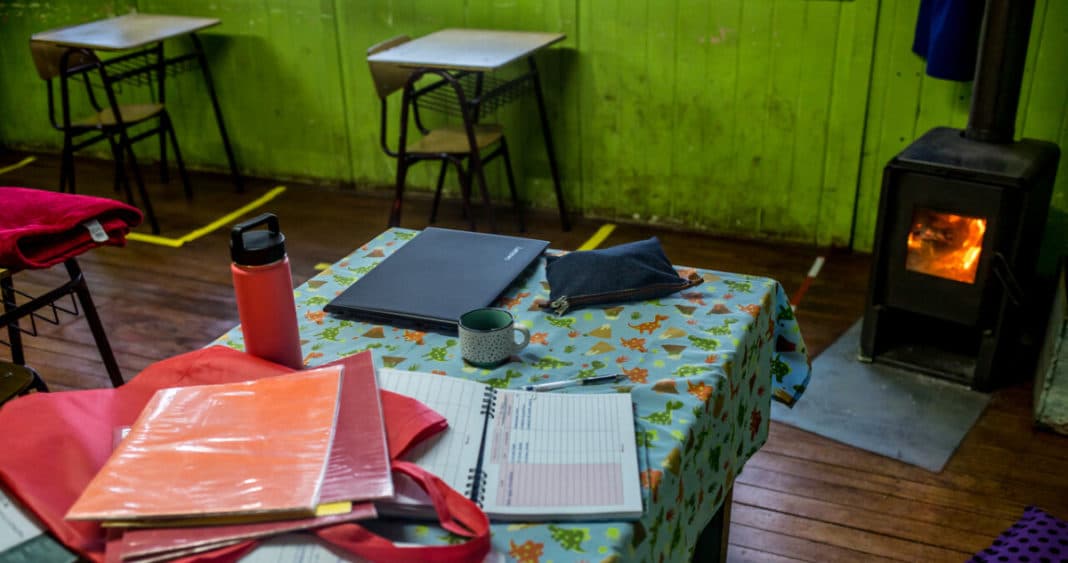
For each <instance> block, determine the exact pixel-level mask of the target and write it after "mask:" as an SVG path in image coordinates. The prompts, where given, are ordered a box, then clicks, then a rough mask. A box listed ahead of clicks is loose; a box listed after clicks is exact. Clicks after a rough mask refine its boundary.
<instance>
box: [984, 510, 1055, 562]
mask: <svg viewBox="0 0 1068 563" xmlns="http://www.w3.org/2000/svg"><path fill="white" fill-rule="evenodd" d="M1002 561H1013V562H1016V561H1019V562H1023V563H1068V523H1066V522H1065V521H1064V520H1061V519H1059V518H1055V517H1053V516H1050V515H1049V514H1046V513H1045V512H1043V511H1042V509H1040V508H1036V507H1034V506H1028V507H1027V509H1026V510H1024V513H1023V516H1021V517H1020V519H1019V520H1017V521H1016V523H1015V524H1013V525H1012V527H1011V528H1009V529H1008V530H1005V531H1004V532H1002V533H1001V535H1000V536H998V539H996V540H994V543H993V544H991V545H990V547H988V548H986V549H984V550H983V551H980V552H979V553H977V554H975V557H972V558H971V559H969V560H968V563H994V562H999V563H1000V562H1002Z"/></svg>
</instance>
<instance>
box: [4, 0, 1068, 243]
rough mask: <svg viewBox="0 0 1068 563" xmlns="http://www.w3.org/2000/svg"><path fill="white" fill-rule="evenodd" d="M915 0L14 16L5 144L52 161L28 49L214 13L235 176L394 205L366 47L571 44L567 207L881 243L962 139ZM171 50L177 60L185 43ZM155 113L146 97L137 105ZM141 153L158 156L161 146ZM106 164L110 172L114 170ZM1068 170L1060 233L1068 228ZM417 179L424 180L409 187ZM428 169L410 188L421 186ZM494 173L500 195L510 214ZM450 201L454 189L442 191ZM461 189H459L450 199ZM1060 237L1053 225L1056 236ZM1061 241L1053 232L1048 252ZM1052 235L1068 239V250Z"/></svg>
mask: <svg viewBox="0 0 1068 563" xmlns="http://www.w3.org/2000/svg"><path fill="white" fill-rule="evenodd" d="M918 5H919V0H894V1H883V0H853V1H826V0H584V1H580V0H547V1H542V0H516V1H513V2H505V3H489V2H467V1H461V0H367V1H363V2H343V1H338V0H284V1H283V0H258V1H255V2H253V1H251V0H228V1H226V2H218V1H215V0H119V1H114V0H107V1H105V0H87V1H79V2H75V1H73V0H45V1H40V2H32V3H31V2H25V1H12V2H3V3H0V77H2V78H0V80H2V83H3V88H0V109H2V111H3V113H4V118H3V119H2V120H0V143H2V144H5V145H8V146H12V147H18V148H30V149H42V148H43V149H47V150H58V144H59V139H58V136H57V134H56V133H55V132H54V131H52V130H51V129H50V128H49V126H48V124H47V118H46V115H47V113H46V110H45V105H44V96H43V86H42V85H41V83H40V80H39V79H37V77H36V74H35V73H34V71H33V67H32V64H31V61H30V58H29V54H28V50H27V48H26V39H27V38H28V36H29V35H30V34H32V33H33V32H35V31H40V30H44V29H49V28H53V27H57V26H62V25H70V24H74V23H78V22H82V21H87V20H91V19H95V18H99V17H104V16H107V15H113V14H121V13H126V12H128V11H130V10H131V9H135V8H136V9H137V10H139V11H142V12H148V13H152V12H156V13H175V14H190V15H203V16H214V17H218V18H220V19H221V20H222V22H223V23H222V25H220V26H219V27H217V28H213V29H212V30H209V31H207V32H205V33H204V34H203V38H204V42H205V45H206V47H207V49H208V50H209V52H210V62H211V65H212V68H213V71H214V74H215V77H216V83H217V88H218V91H219V94H220V97H221V102H222V106H223V111H224V113H225V115H226V119H227V124H228V127H229V128H230V131H231V135H232V137H233V138H234V140H235V145H236V153H237V157H238V161H239V163H240V165H241V167H242V168H243V169H244V170H245V171H246V172H248V173H250V174H253V175H259V176H268V177H276V178H297V179H311V180H316V181H320V182H326V183H340V184H343V185H352V184H357V185H359V186H360V187H361V188H366V187H367V186H368V185H370V186H377V187H382V186H386V185H388V184H390V183H391V182H392V178H393V170H394V167H393V162H392V161H391V160H390V159H389V158H388V157H386V156H385V155H384V154H382V152H381V150H380V148H379V146H378V108H379V106H378V100H377V98H375V96H374V94H373V91H372V88H371V84H370V76H369V74H368V72H367V70H366V66H365V63H364V56H365V55H364V53H365V52H366V49H367V47H368V46H369V45H371V44H373V43H376V42H378V41H381V40H383V39H386V38H388V37H392V36H394V35H399V34H408V35H411V36H413V37H415V36H419V35H423V34H426V33H429V32H431V31H433V30H436V29H440V28H443V27H449V26H466V27H485V28H508V29H528V30H558V31H561V32H564V33H566V34H567V41H566V42H564V43H563V44H562V45H560V46H559V47H558V48H554V49H551V50H549V51H548V52H546V53H544V54H543V55H542V56H541V57H540V58H539V64H540V68H541V70H542V73H543V77H544V83H545V86H546V95H547V101H548V105H549V111H550V118H551V121H552V126H553V130H554V134H555V140H556V142H557V154H558V157H559V160H560V162H561V166H562V172H563V178H564V187H565V192H566V193H567V198H568V201H569V203H570V205H571V206H572V208H573V209H575V210H579V211H582V212H584V213H585V214H587V215H589V216H595V217H603V218H609V219H620V220H635V221H639V222H644V223H653V224H658V225H664V226H679V227H683V228H692V229H700V230H705V231H710V232H717V233H728V234H734V235H741V236H748V237H774V238H786V239H791V240H798V241H804V242H810V243H816V244H820V245H828V244H836V245H848V244H850V243H852V244H854V246H855V247H856V248H858V249H861V250H866V249H868V248H870V246H871V238H872V231H873V230H874V218H875V209H876V204H877V199H878V188H879V175H880V170H881V168H882V166H883V165H884V164H885V163H886V161H887V160H889V158H890V157H892V156H893V154H895V153H896V152H897V151H899V150H900V149H901V148H903V147H904V146H905V145H906V144H907V143H908V142H910V141H911V140H912V139H914V138H915V137H917V136H919V135H920V134H922V133H923V132H924V131H925V130H926V129H928V128H930V127H932V126H935V125H953V126H961V125H963V123H964V121H965V119H966V113H967V105H968V98H969V86H968V85H966V84H964V85H962V84H957V83H951V82H946V81H941V80H936V79H931V78H928V77H925V76H924V75H923V72H922V70H923V62H922V61H921V60H920V59H919V58H918V57H917V56H915V55H913V54H912V53H911V51H910V46H911V40H912V35H913V27H914V25H915V17H916V13H917V9H918ZM1066 12H1068V5H1066V3H1064V2H1060V1H1057V0H1039V2H1038V8H1037V10H1036V16H1035V22H1036V23H1035V31H1034V33H1033V34H1032V45H1031V51H1030V53H1029V65H1028V71H1027V76H1026V79H1025V87H1024V96H1023V97H1022V101H1021V111H1020V122H1021V127H1020V128H1019V130H1020V131H1021V132H1022V133H1023V134H1024V135H1027V136H1033V137H1038V138H1044V139H1049V140H1053V141H1057V142H1059V143H1061V144H1062V145H1066V141H1068V114H1066V109H1065V108H1066V107H1068V102H1066V100H1068V95H1066V94H1068V84H1066V82H1068V81H1066V80H1065V79H1064V76H1066V75H1068V58H1066V57H1064V56H1063V53H1064V52H1065V51H1066V50H1068V23H1065V22H1068V13H1066ZM168 48H171V49H181V48H182V46H181V44H179V43H177V42H175V44H174V45H173V46H170V45H169V46H168ZM201 87H202V83H201V80H200V78H199V76H196V75H193V74H186V75H183V76H181V77H179V78H178V79H175V80H172V81H171V83H170V84H169V86H168V92H169V94H168V95H169V98H168V105H169V106H170V107H171V111H172V113H173V114H174V117H175V121H176V126H177V129H178V132H179V136H180V139H181V143H182V148H183V151H184V152H185V155H186V158H187V160H188V161H189V162H190V164H191V165H192V166H193V167H195V168H208V169H211V168H215V169H220V168H222V167H223V166H224V163H225V160H224V158H223V155H222V151H221V150H220V149H221V146H220V142H219V139H218V135H217V134H216V132H215V128H214V125H213V123H212V115H211V112H210V109H209V107H208V105H207V104H206V103H205V102H204V99H203V96H202V94H201V92H200V91H199V89H200V88H201ZM141 95H143V94H141ZM495 117H496V118H497V119H498V120H499V121H501V122H503V123H504V124H505V125H506V127H507V131H508V133H509V140H510V144H511V146H512V151H513V154H514V155H515V156H516V163H515V166H516V169H517V173H518V176H519V179H520V182H521V184H522V186H521V193H522V196H523V197H524V198H525V199H527V200H528V201H530V202H531V203H532V204H533V205H536V206H541V207H546V208H551V207H553V205H554V201H553V197H552V191H551V183H550V181H549V177H548V174H547V167H546V158H545V154H544V151H543V149H542V143H541V138H540V136H539V132H538V121H537V114H536V107H535V105H534V102H533V100H531V99H529V98H528V99H524V100H523V101H522V102H520V103H518V104H514V105H512V106H509V107H508V108H507V109H504V110H501V111H500V112H499V114H498V115H497V116H495ZM140 151H142V152H144V153H145V154H146V159H148V158H151V157H152V154H153V150H152V147H150V146H145V147H144V148H142V149H140ZM101 154H102V153H101ZM1065 166H1066V165H1065V164H1063V163H1062V169H1061V174H1060V176H1059V178H1060V180H1059V182H1058V186H1057V190H1056V195H1055V206H1056V210H1057V212H1056V213H1055V217H1054V221H1053V226H1054V229H1057V228H1060V229H1061V232H1065V231H1068V228H1066V227H1063V225H1068V221H1064V220H1063V219H1062V218H1063V217H1065V216H1068V170H1066V169H1065ZM417 170H418V169H417ZM432 180H433V174H432V170H430V169H424V170H422V171H421V172H420V173H418V174H416V175H415V176H414V177H413V178H411V181H412V182H413V183H414V184H416V185H418V186H422V187H423V189H426V187H427V186H429V185H430V184H431V183H432ZM501 180H502V174H501V173H500V170H499V169H498V168H497V167H496V166H495V167H493V168H492V169H491V175H490V182H491V184H493V185H494V187H495V192H496V193H497V195H503V194H502V193H501V192H502V190H501V188H502V184H503V182H502V181H501ZM454 184H455V181H454V180H451V179H450V181H449V183H448V184H447V185H449V186H450V187H451V186H453V185H454ZM452 192H453V193H455V192H456V190H455V189H454V188H453V189H452ZM1058 225H1061V226H1060V227H1058ZM1051 236H1052V235H1051ZM1060 238H1068V236H1062V237H1060Z"/></svg>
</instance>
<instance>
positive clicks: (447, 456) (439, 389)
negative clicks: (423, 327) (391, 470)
mask: <svg viewBox="0 0 1068 563" xmlns="http://www.w3.org/2000/svg"><path fill="white" fill-rule="evenodd" d="M378 386H379V387H380V388H382V389H386V390H388V391H393V392H394V393H399V394H401V395H406V396H408V397H411V398H413V399H416V400H417V401H419V402H421V403H423V404H424V405H426V406H428V407H430V408H432V409H434V410H435V411H437V412H438V414H440V415H442V416H444V417H445V419H446V420H447V421H449V427H448V428H447V429H446V430H445V431H443V432H441V433H440V434H438V435H436V436H433V437H431V438H429V439H427V440H426V441H425V442H423V443H421V444H419V445H418V446H416V447H414V448H412V450H411V451H409V452H408V453H406V454H405V455H404V459H405V460H407V461H411V462H413V463H415V464H416V465H418V466H420V467H422V468H424V469H426V470H428V471H430V472H431V473H433V474H434V475H437V476H438V477H439V478H441V480H442V481H445V482H446V483H447V484H448V485H449V486H450V487H452V488H453V489H455V490H457V491H459V492H460V493H461V494H465V495H466V494H468V481H469V477H470V475H471V472H472V471H474V469H475V467H476V465H477V464H478V450H479V446H480V444H481V441H482V427H483V426H484V424H485V415H484V414H482V412H483V411H482V409H483V401H484V400H485V398H486V390H487V389H489V387H488V386H487V385H484V384H482V383H478V382H476V381H467V380H464V379H457V378H455V377H447V376H443V375H437V374H430V373H420V372H414V371H404V370H396V369H390V368H382V369H379V370H378ZM394 485H396V486H397V487H398V491H397V494H396V498H395V499H394V501H393V502H394V503H395V504H416V505H426V506H429V505H430V500H429V498H428V497H427V496H426V495H425V493H423V492H422V490H421V489H419V488H418V487H417V486H415V485H414V483H411V482H410V481H407V479H405V481H403V482H399V481H398V480H397V479H396V478H395V479H394Z"/></svg>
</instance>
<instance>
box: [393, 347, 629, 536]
mask: <svg viewBox="0 0 1068 563" xmlns="http://www.w3.org/2000/svg"><path fill="white" fill-rule="evenodd" d="M378 384H379V387H381V388H382V389H388V390H390V391H393V392H395V393H400V394H402V395H407V396H409V397H412V398H414V399H417V400H419V401H422V402H423V403H424V404H426V405H427V406H428V407H430V408H432V409H434V410H436V411H437V412H438V413H440V414H441V415H443V416H444V417H445V418H446V419H447V420H448V421H449V428H448V429H447V430H446V431H445V432H442V433H441V434H439V435H438V436H435V437H434V438H432V439H430V440H427V441H426V442H424V443H423V444H421V445H420V446H419V447H417V448H415V449H413V450H412V451H411V452H409V453H408V454H407V455H405V458H406V459H407V460H409V461H412V462H414V463H416V464H418V465H419V466H421V467H423V468H425V469H427V470H428V471H430V472H431V473H434V474H435V475H437V476H438V477H440V478H441V479H442V480H443V481H445V482H446V483H448V484H449V486H451V487H452V488H454V489H456V490H457V491H459V492H461V493H463V494H465V495H467V496H468V497H469V498H471V499H472V500H474V501H475V502H477V503H478V504H479V505H480V506H481V507H482V509H483V510H484V511H485V512H486V514H487V515H488V516H489V517H490V519H492V520H515V521H539V520H541V521H556V520H607V519H612V520H625V519H637V518H639V517H640V516H641V514H642V498H641V484H640V481H639V478H638V457H637V448H636V445H635V439H634V413H633V407H632V406H631V401H630V395H629V394H618V393H609V394H563V393H535V392H530V391H513V390H506V389H495V388H493V387H490V386H489V385H485V384H482V383H478V382H476V381H468V380H464V379H458V378H454V377H447V376H441V375H435V374H428V373H419V372H411V371H402V370H394V369H388V368H384V369H380V370H378ZM394 488H395V490H396V495H395V496H394V498H393V499H392V500H391V501H388V502H380V503H378V504H377V507H378V509H379V511H380V512H381V513H383V514H391V515H396V516H416V517H418V516H424V517H427V518H434V513H433V510H432V508H431V507H430V500H429V499H428V498H427V497H426V496H425V494H423V492H422V491H421V490H420V489H419V488H418V487H416V486H415V485H414V484H413V483H411V482H409V481H406V480H404V478H395V481H394Z"/></svg>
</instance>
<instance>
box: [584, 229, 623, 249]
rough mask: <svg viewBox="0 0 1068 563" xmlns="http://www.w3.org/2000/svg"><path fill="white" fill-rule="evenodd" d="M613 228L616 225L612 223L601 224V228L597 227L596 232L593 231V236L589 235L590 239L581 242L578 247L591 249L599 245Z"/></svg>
mask: <svg viewBox="0 0 1068 563" xmlns="http://www.w3.org/2000/svg"><path fill="white" fill-rule="evenodd" d="M614 230H616V226H615V225H613V224H612V223H609V224H607V225H602V226H601V228H600V229H597V232H596V233H593V236H592V237H590V239H589V240H587V241H586V242H584V243H582V246H580V247H578V249H579V250H593V249H594V248H597V247H598V246H601V243H602V242H604V239H606V238H608V235H610V234H612V231H614Z"/></svg>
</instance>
